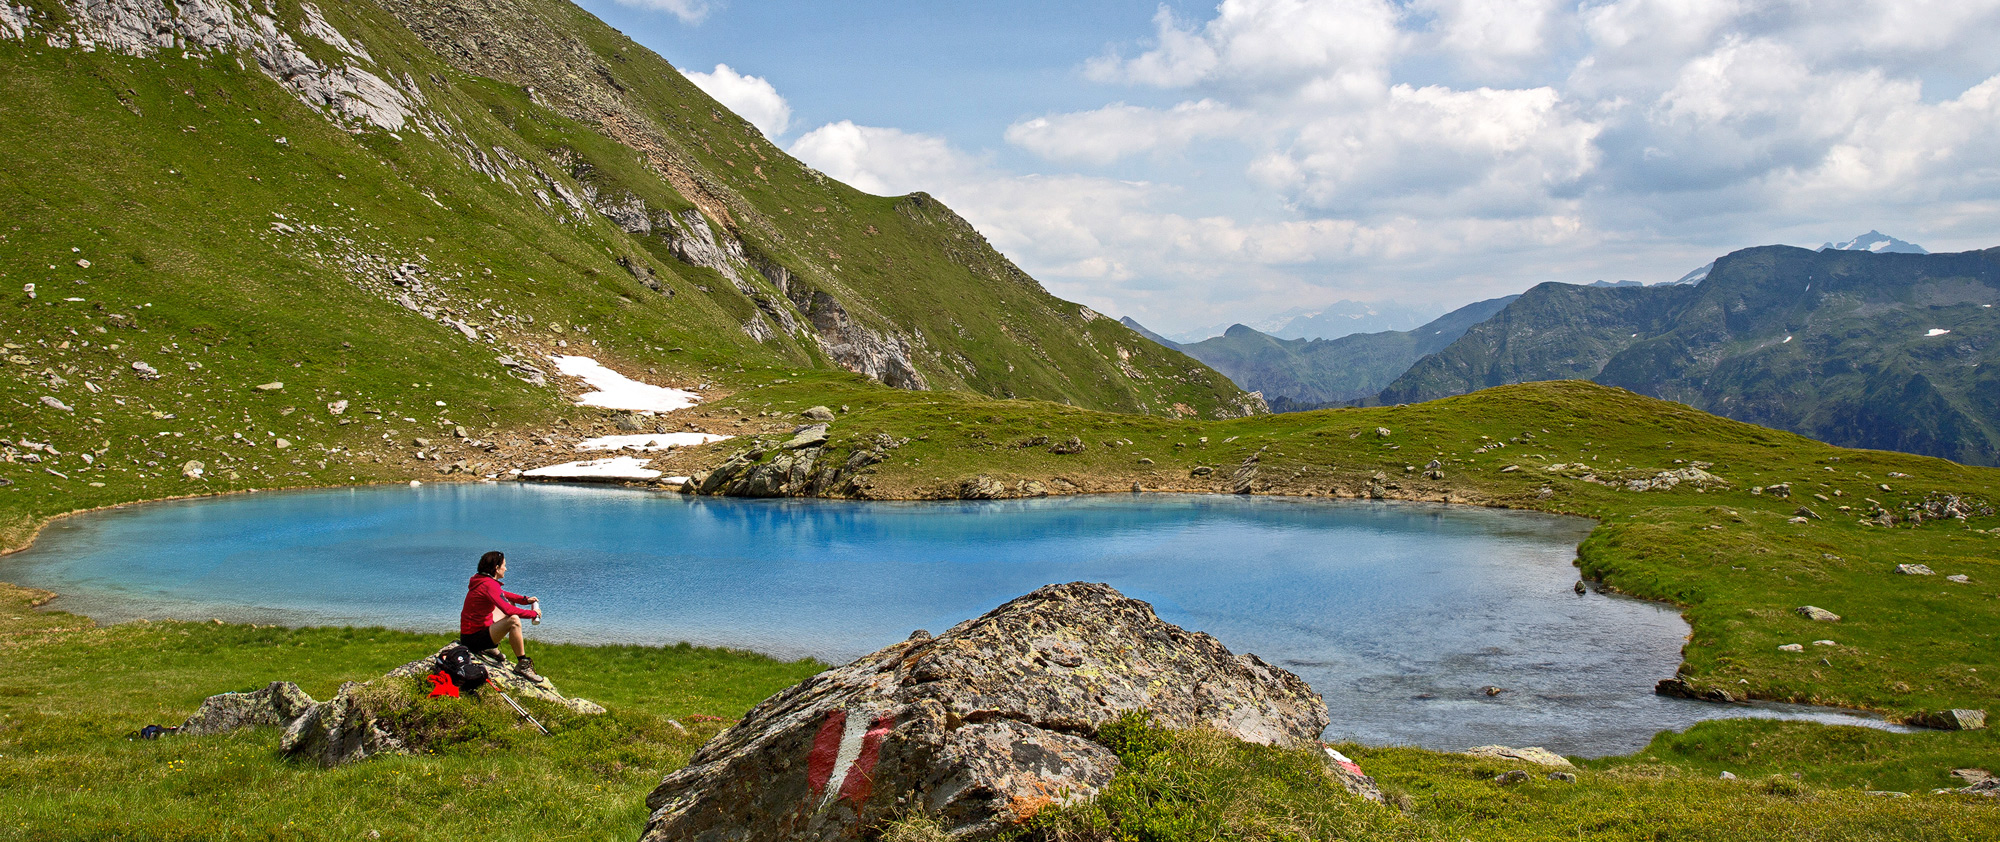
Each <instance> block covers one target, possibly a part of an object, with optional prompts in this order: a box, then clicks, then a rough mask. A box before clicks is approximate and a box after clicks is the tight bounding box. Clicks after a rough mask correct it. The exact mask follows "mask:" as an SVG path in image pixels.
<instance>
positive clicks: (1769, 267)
mask: <svg viewBox="0 0 2000 842" xmlns="http://www.w3.org/2000/svg"><path fill="white" fill-rule="evenodd" d="M1996 304H2000V249H1988V250H1985V251H1977V252H1964V253H1959V254H1931V253H1929V252H1928V251H1926V250H1925V249H1924V248H1923V247H1922V246H1918V245H1916V244H1914V243H1910V242H1907V241H1904V240H1899V239H1896V238H1895V237H1890V236H1888V235H1885V234H1882V233H1881V232H1879V231H1870V232H1868V233H1867V234H1863V235H1861V236H1859V237H1855V238H1854V239H1852V240H1848V241H1847V242H1844V243H1838V244H1835V243H1828V244H1826V245H1824V246H1821V247H1820V248H1818V249H1803V248H1794V247H1791V246H1762V247H1758V248H1751V249H1744V250H1742V251H1738V252H1734V253H1732V254H1729V255H1727V256H1725V257H1722V258H1719V259H1717V260H1716V261H1714V262H1713V263H1710V264H1709V265H1708V266H1704V267H1702V268H1701V269H1699V270H1696V271H1695V272H1692V273H1689V276H1688V277H1687V278H1683V279H1682V280H1681V281H1677V282H1674V283H1669V284H1656V285H1652V286H1647V285H1645V284H1641V283H1638V282H1635V281H1597V282H1594V283H1591V284H1563V283H1545V284H1540V285H1538V286H1536V287H1534V288H1533V289H1530V290H1528V291H1527V292H1526V293H1524V294H1522V295H1518V296H1509V297H1506V298H1496V299H1492V300H1489V301H1482V302H1479V303H1477V304H1473V305H1469V306H1467V307H1463V308H1460V309H1459V310H1455V311H1453V312H1451V313H1449V314H1447V315H1445V316H1443V317H1441V318H1439V319H1437V320H1436V321H1433V322H1431V323H1430V324H1426V325H1424V326H1422V327H1420V328H1417V329H1416V330H1410V331H1382V332H1376V333H1368V334H1357V335H1351V336H1346V337H1342V338H1340V339H1334V340H1297V339H1282V338H1279V337H1276V336H1271V335H1269V334H1266V333H1262V332H1259V331H1257V330H1253V329H1251V328H1249V327H1246V326H1243V325H1234V326H1231V327H1230V328H1229V329H1228V330H1227V331H1225V332H1224V333H1223V335H1221V336H1217V337H1213V338H1209V339H1205V340H1202V341H1200V342H1191V343H1168V344H1169V345H1170V347H1173V348H1177V349H1179V350H1181V351H1183V352H1185V353H1186V354H1188V355H1189V356H1192V357H1194V358H1195V359H1197V360H1200V361H1202V362H1204V363H1207V364H1208V365H1209V366H1211V367H1213V368H1214V369H1215V370H1217V371H1220V372H1222V373H1223V374H1224V375H1226V376H1228V377H1229V378H1230V379H1231V380H1234V381H1235V382H1236V383H1237V384H1238V385H1239V386H1242V387H1243V388H1246V389H1253V390H1256V391H1260V392H1262V393H1263V394H1264V398H1265V400H1266V401H1267V402H1268V403H1269V404H1270V406H1271V408H1272V409H1274V410H1277V411H1281V412H1282V411H1295V410H1301V409H1312V408H1317V407H1323V406H1329V405H1339V404H1356V403H1358V404H1393V403H1415V402H1419V401H1427V400H1432V399H1435V398H1442V397H1447V396H1450V395H1457V394H1464V393H1467V392H1472V391H1476V390H1479V389H1483V388H1487V387H1490V386H1498V385H1503V384H1508V383H1520V382H1527V381H1534V380H1560V379H1585V380H1594V381H1596V382H1598V383H1603V384H1606V385H1613V386H1620V387H1623V388H1627V389H1631V390H1633V391H1635V392H1640V393H1642V394H1646V395H1651V396H1654V397H1660V398H1666V399H1669V400H1676V401H1680V402H1682V403H1686V404H1689V405H1691V406H1694V407H1696V408H1698V409H1702V410H1705V411H1708V412H1713V413H1716V414H1718V415H1723V416H1727V417H1730V418H1735V419H1738V420H1742V421H1749V422H1753V423H1757V424H1763V425H1765V426H1769V427H1776V428H1780V429H1786V430H1792V431H1794V432H1798V433H1802V434H1805V435H1809V436H1813V437H1815V438H1818V439H1821V440H1823V441H1827V442H1830V443H1833V444H1838V445H1844V446H1849V447H1867V448H1878V449H1884V450H1901V451H1906V452H1911V453H1921V454H1927V455H1932V456H1941V457H1945V458H1948V459H1953V460H1955V461H1959V462H1963V463H1967V464H1981V465H1995V464H2000V313H1996V311H1995V309H1994V307H1995V305H1996ZM1126 325H1127V326H1128V327H1131V328H1133V329H1134V330H1136V331H1138V332H1140V333H1142V334H1145V335H1148V336H1149V337H1152V338H1154V339H1155V341H1165V340H1163V339H1162V338H1161V337H1158V336H1157V335H1156V334H1153V333H1151V332H1150V331H1147V330H1145V328H1144V327H1143V326H1141V325H1139V324H1138V323H1136V322H1133V321H1131V320H1129V319H1128V320H1126Z"/></svg>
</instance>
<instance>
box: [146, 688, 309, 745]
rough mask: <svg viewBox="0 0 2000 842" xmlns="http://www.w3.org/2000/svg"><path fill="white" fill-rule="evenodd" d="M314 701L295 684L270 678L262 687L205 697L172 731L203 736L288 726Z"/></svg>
mask: <svg viewBox="0 0 2000 842" xmlns="http://www.w3.org/2000/svg"><path fill="white" fill-rule="evenodd" d="M317 704H319V703H318V702H315V701H313V698H312V697H311V696H308V695H306V692H305V691H304V690H300V689H299V685H297V684H293V683H291V682H289V681H273V682H271V683H270V684H269V685H268V686H266V687H265V688H264V689H262V690H254V691H251V692H248V693H218V694H216V695H213V696H210V697H208V699H207V700H206V701H203V702H202V703H201V709H199V710H197V711H195V712H194V715H193V716H190V717H188V718H187V721H186V722H183V723H181V727H179V728H177V729H175V733H177V734H180V735H182V736H187V737H203V736H207V735H210V734H220V733H222V732H224V731H234V730H236V729H238V728H249V727H252V726H257V725H278V726H285V725H290V724H292V721H293V720H296V719H298V718H299V716H300V715H302V714H304V713H305V712H306V711H307V710H308V709H310V708H311V707H313V706H314V705H317Z"/></svg>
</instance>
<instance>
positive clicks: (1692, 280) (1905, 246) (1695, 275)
mask: <svg viewBox="0 0 2000 842" xmlns="http://www.w3.org/2000/svg"><path fill="white" fill-rule="evenodd" d="M1814 251H1872V252H1875V253H1876V254H1930V252H1928V251H1925V250H1924V247H1923V246H1920V245H1917V244H1916V243H1912V242H1908V241H1906V240H1898V239H1896V238H1895V237H1891V236H1889V235H1887V234H1884V233H1882V232H1880V231H1877V230H1875V229H1873V228H1870V229H1868V233H1866V234H1863V235H1861V236H1859V237H1855V238H1854V239H1852V240H1848V241H1847V242H1844V243H1838V244H1835V243H1827V244H1825V245H1823V246H1820V247H1819V248H1817V249H1814ZM1713 268H1715V264H1714V263H1713V262H1711V263H1709V264H1708V265H1706V266H1703V267H1701V268H1700V269H1696V270H1694V271H1692V272H1689V273H1687V274H1685V275H1682V276H1681V277H1680V279H1679V280H1676V281H1669V282H1668V283H1669V284H1670V285H1671V284H1698V283H1701V281H1702V279H1703V278H1706V277H1708V270H1710V269H1713Z"/></svg>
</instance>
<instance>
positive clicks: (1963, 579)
mask: <svg viewBox="0 0 2000 842" xmlns="http://www.w3.org/2000/svg"><path fill="white" fill-rule="evenodd" d="M1944 580H1945V581H1947V582H1957V583H1959V584H1961V585H1963V584H1966V583H1968V582H1971V581H1972V577H1971V576H1967V575H1965V574H1963V573H1953V574H1951V575H1950V576H1946V577H1944Z"/></svg>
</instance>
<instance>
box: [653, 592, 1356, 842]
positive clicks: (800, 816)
mask: <svg viewBox="0 0 2000 842" xmlns="http://www.w3.org/2000/svg"><path fill="white" fill-rule="evenodd" d="M1126 711H1145V712H1148V713H1150V714H1151V716H1152V718H1153V721H1154V722H1155V723H1156V724H1158V725H1161V726H1164V727H1169V728H1197V727H1200V728H1214V729H1216V730H1218V731H1221V732H1223V733H1225V734H1228V735H1231V736H1234V737H1237V738H1240V739H1243V740H1248V741H1251V742H1257V743H1264V744H1271V745H1302V744H1307V743H1314V741H1316V740H1317V738H1318V737H1319V734H1320V732H1321V731H1323V730H1325V728H1326V726H1327V714H1326V705H1325V703H1324V702H1323V701H1321V699H1320V697H1319V694H1318V693H1315V692H1313V690H1312V688H1310V687H1308V686H1306V683H1305V682H1304V681H1303V680H1301V679H1300V678H1299V677H1298V676H1296V675H1293V674H1291V673H1290V672H1287V671H1285V670H1283V669H1279V668H1277V667H1274V666H1271V665H1270V664H1267V663H1265V662H1264V661H1262V660H1260V659H1258V658H1257V657H1256V656H1255V655H1248V654H1245V655H1237V654H1232V653H1231V652H1230V651H1229V650H1228V649H1227V648H1225V647H1224V646H1223V645H1222V644H1221V643H1220V642H1219V641H1217V640H1216V639H1215V638H1213V637H1210V636H1208V635H1206V634H1201V633H1199V632H1190V631H1186V630H1184V629H1181V628H1178V627H1176V626H1173V625H1171V624H1168V623H1166V622H1164V621H1162V620H1161V619H1160V618H1159V617H1158V616H1157V615H1155V614H1154V613H1153V609H1152V607H1151V606H1149V605H1147V604H1146V603H1144V602H1140V601H1138V600H1135V599H1130V598H1127V597H1125V596H1123V595H1121V594H1119V593H1118V592H1117V591H1116V590H1113V589H1112V588H1111V587H1110V586H1107V585H1101V584H1089V583H1083V582H1075V583H1071V584H1067V585H1050V586H1048V587H1045V588H1042V589H1040V590H1037V591H1035V592H1033V593H1030V594H1028V595H1026V596H1023V597H1021V598H1019V599H1016V600H1014V601H1012V602H1009V603H1007V604H1006V605H1002V606H1000V607H999V608H996V609H994V610H993V611H991V612H989V613H987V614H986V615H984V616H982V617H979V618H976V619H973V620H968V621H966V622H964V623H960V624H959V625H957V626H955V627H953V628H952V629H951V630H950V631H947V632H945V633H944V634H941V635H938V636H937V637H931V636H930V635H928V634H925V633H922V632H919V633H917V634H914V635H912V636H911V637H910V639H909V640H906V641H904V642H902V643H898V644H895V645H893V646H889V647H886V648H884V649H881V650H879V651H877V652H875V653H873V654H871V655H866V656H864V657H862V658H861V659H859V660H856V661H854V662H853V663H850V664H848V665H846V666H843V667H837V668H834V669H830V670H827V671H826V672H823V673H820V674H819V675H816V676H814V677H812V678H810V679H807V680H806V681H805V682H803V683H801V684H799V685H797V686H794V687H792V688H791V689H789V690H786V691H784V692H782V693H779V694H778V695H775V696H772V697H771V698H769V699H766V700H764V701H763V702H762V703H761V704H759V705H758V706H757V707H756V708H754V709H753V710H751V711H750V713H749V714H748V715H746V716H745V717H744V718H743V719H742V721H740V722H738V723H737V724H736V725H735V726H734V727H732V728H730V729H729V730H727V731H724V732H722V733H721V734H718V735H716V737H715V738H714V739H712V740H710V741H709V743H708V744H707V745H705V746H703V747H702V748H701V750H700V751H698V752H696V753H695V756H694V757H693V758H692V759H690V760H689V762H688V764H687V766H686V767H685V768H682V769H681V770H679V771H676V772H674V773H672V774H670V775H667V776H666V778H665V780H663V781H661V783H660V785H659V787H658V788H656V789H654V790H653V793H652V794H651V795H650V796H648V797H647V799H646V805H647V807H648V809H650V810H652V815H651V817H650V818H649V819H648V821H647V823H646V831H645V835H644V836H643V837H642V840H643V842H669V840H695V839H701V840H707V839H718V840H719V839H745V840H748V839H757V840H847V839H862V838H865V837H866V836H867V834H868V833H870V831H871V830H872V829H875V828H878V827H879V826H880V824H881V823H882V822H884V821H887V820H890V819H893V818H895V817H897V816H901V815H905V814H908V813H910V812H913V811H922V812H923V813H925V814H927V815H930V816H933V817H935V818H937V819H938V820H939V821H940V822H942V823H943V825H944V827H945V828H946V830H947V831H948V832H949V834H950V835H951V837H952V838H953V839H979V838H990V837H992V836H995V835H997V834H999V833H1001V832H1003V831H1004V830H1006V829H1007V828H1009V827H1011V826H1014V825H1015V824H1017V823H1019V822H1021V821H1024V820H1026V819H1028V818H1030V817H1032V816H1033V815H1034V814H1035V813H1036V812H1038V811H1040V810H1041V809H1042V808H1044V807H1047V806H1049V805H1052V804H1061V803H1068V802H1071V801H1074V800H1079V799H1085V798H1089V797H1091V796H1093V795H1095V794H1096V793H1097V791H1098V790H1099V789H1100V788H1102V787H1103V786H1104V785H1105V784H1106V783H1108V782H1109V781H1110V780H1111V776H1112V774H1113V773H1114V772H1115V771H1116V770H1117V767H1118V759H1117V756H1116V755H1115V754H1113V753H1112V752H1111V751H1110V750H1109V749H1107V748H1105V747H1104V746H1102V745H1100V744H1098V743H1097V742H1095V741H1094V740H1093V739H1092V737H1093V736H1094V735H1095V734H1096V733H1097V730H1098V729H1099V728H1100V727H1102V726H1104V725H1106V724H1107V723H1110V722H1112V721H1113V720H1115V719H1117V718H1118V717H1119V716H1120V715H1121V714H1122V713H1124V712H1126ZM1314 744H1315V745H1316V743H1314Z"/></svg>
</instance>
